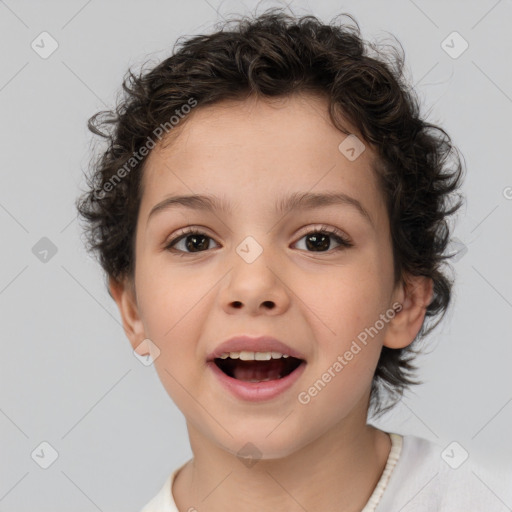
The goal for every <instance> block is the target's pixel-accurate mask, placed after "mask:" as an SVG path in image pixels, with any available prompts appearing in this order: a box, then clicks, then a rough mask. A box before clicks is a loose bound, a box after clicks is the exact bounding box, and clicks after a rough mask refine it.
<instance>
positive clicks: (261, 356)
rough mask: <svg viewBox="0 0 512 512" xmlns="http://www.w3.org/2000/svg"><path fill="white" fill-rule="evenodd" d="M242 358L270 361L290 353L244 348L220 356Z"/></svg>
mask: <svg viewBox="0 0 512 512" xmlns="http://www.w3.org/2000/svg"><path fill="white" fill-rule="evenodd" d="M228 357H230V358H231V359H241V360H242V361H254V360H256V361H269V360H270V359H279V358H281V357H284V358H286V357H290V356H289V355H288V354H281V352H248V351H246V350H242V351H241V352H224V353H223V354H222V355H221V356H220V358H221V359H227V358H228Z"/></svg>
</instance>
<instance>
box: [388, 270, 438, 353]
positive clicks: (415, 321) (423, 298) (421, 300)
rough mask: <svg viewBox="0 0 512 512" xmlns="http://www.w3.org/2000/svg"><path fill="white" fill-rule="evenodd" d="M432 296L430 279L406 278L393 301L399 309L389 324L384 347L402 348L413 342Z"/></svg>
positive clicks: (422, 277)
mask: <svg viewBox="0 0 512 512" xmlns="http://www.w3.org/2000/svg"><path fill="white" fill-rule="evenodd" d="M432 294H433V282H432V279H430V278H428V277H425V276H408V278H407V280H406V281H405V282H402V283H401V284H400V286H399V287H398V289H397V293H396V296H395V300H396V302H398V303H399V304H401V308H400V311H399V312H397V313H396V314H395V316H394V318H393V319H392V320H391V321H390V322H389V325H388V329H387V331H386V334H385V336H384V342H383V345H384V346H385V347H389V348H395V349H398V348H404V347H407V346H408V345H410V344H411V343H412V342H413V341H414V339H415V338H416V336H417V335H418V332H419V331H420V329H421V326H422V325H423V321H424V319H425V314H426V311H427V307H428V305H429V304H430V302H431V300H432Z"/></svg>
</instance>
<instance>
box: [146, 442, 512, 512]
mask: <svg viewBox="0 0 512 512" xmlns="http://www.w3.org/2000/svg"><path fill="white" fill-rule="evenodd" d="M389 435H390V437H391V450H390V453H389V456H388V459H387V462H386V466H385V468H384V471H383V472H382V475H381V477H380V480H379V482H378V483H377V485H376V487H375V489H374V490H373V493H372V495H371V496H370V499H369V500H368V502H367V504H366V505H365V507H364V508H363V509H362V511H361V512H398V511H400V512H434V511H435V512H506V511H507V510H510V507H512V463H511V467H510V469H509V470H507V471H506V472H505V474H504V472H503V471H502V470H500V472H499V473H496V474H492V473H491V472H489V471H488V470H486V469H484V468H482V467H479V466H477V465H475V464H473V462H472V461H471V459H470V458H467V459H466V460H464V461H463V459H464V457H465V453H464V451H462V449H461V448H459V447H457V446H453V447H452V448H450V447H448V449H444V448H443V447H441V446H439V445H437V444H435V443H433V442H431V441H428V440H427V439H423V438H420V437H416V436H412V435H405V436H402V435H400V434H395V433H389ZM450 446H451V445H450ZM442 454H443V456H442ZM446 461H448V462H446ZM462 461H463V462H462ZM184 466H185V464H183V465H182V466H180V467H179V468H177V469H175V470H174V471H173V472H172V473H171V475H169V477H168V478H167V479H166V481H165V484H164V485H163V487H162V488H161V490H160V491H159V492H158V494H157V495H156V496H155V497H154V498H153V499H152V500H151V501H150V502H149V503H148V504H147V505H146V506H145V507H144V508H143V509H142V510H141V512H179V511H178V508H177V507H176V503H175V501H174V498H173V496H172V484H173V481H174V478H175V477H176V475H177V474H178V472H179V471H180V469H182V468H183V467H184ZM498 480H499V481H500V482H504V483H505V490H503V487H504V486H499V487H500V488H499V490H496V489H493V483H495V482H497V481H498ZM508 482H509V484H508ZM494 487H497V486H496V485H495V484H494Z"/></svg>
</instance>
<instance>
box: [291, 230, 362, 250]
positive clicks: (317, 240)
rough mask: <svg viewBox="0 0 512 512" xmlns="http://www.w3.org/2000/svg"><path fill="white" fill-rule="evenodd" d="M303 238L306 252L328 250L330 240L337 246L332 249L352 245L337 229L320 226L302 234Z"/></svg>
mask: <svg viewBox="0 0 512 512" xmlns="http://www.w3.org/2000/svg"><path fill="white" fill-rule="evenodd" d="M302 239H305V250H306V251H308V252H328V251H329V250H330V248H331V244H332V241H333V240H334V242H335V243H337V244H338V247H335V248H334V249H331V250H332V251H336V250H340V249H344V248H348V247H352V245H353V244H352V243H351V242H350V241H349V240H348V239H347V238H346V237H345V236H344V235H343V234H342V233H341V232H340V231H338V230H335V229H327V228H321V229H317V230H313V231H309V232H308V233H306V234H305V235H303V236H302V238H301V239H300V240H302Z"/></svg>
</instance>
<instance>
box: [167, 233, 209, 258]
mask: <svg viewBox="0 0 512 512" xmlns="http://www.w3.org/2000/svg"><path fill="white" fill-rule="evenodd" d="M210 240H212V241H213V238H211V237H209V236H208V235H206V234H205V233H202V232H201V231H196V230H193V229H191V230H187V231H186V232H182V233H181V234H180V235H178V236H177V237H175V238H173V239H172V240H171V241H170V242H169V243H168V244H167V245H166V247H165V249H167V250H170V251H176V252H182V253H195V252H204V251H206V250H208V249H209V248H210Z"/></svg>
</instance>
